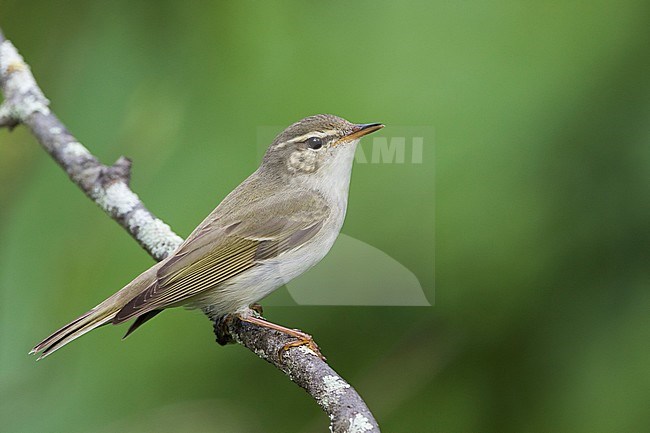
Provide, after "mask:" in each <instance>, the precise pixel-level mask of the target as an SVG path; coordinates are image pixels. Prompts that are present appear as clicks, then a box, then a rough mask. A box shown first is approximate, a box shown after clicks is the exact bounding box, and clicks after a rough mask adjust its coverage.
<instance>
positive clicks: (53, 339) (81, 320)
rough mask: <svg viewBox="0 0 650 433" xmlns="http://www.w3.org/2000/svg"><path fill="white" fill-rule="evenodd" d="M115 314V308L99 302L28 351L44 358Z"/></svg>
mask: <svg viewBox="0 0 650 433" xmlns="http://www.w3.org/2000/svg"><path fill="white" fill-rule="evenodd" d="M115 314H117V310H115V309H114V308H111V307H103V308H102V304H100V305H98V306H97V307H95V308H93V309H92V310H90V311H88V312H87V313H85V314H82V315H81V316H79V317H78V318H76V319H75V320H73V321H72V322H70V323H68V324H67V325H65V326H64V327H62V328H60V329H59V330H57V331H55V332H54V333H53V334H52V335H50V336H49V337H47V338H46V339H45V340H43V341H41V342H40V343H38V344H37V345H36V346H35V347H34V348H33V349H32V350H31V352H29V353H30V354H33V353H35V354H40V355H39V357H38V359H42V358H45V357H46V356H48V355H50V354H52V353H53V352H55V351H56V350H58V349H60V348H62V347H63V346H65V345H66V344H68V343H69V342H71V341H72V340H75V339H76V338H79V337H81V336H82V335H84V334H85V333H86V332H89V331H92V330H93V329H95V328H97V327H99V326H102V325H104V324H106V323H109V322H110V321H111V320H112V319H113V317H114V316H115Z"/></svg>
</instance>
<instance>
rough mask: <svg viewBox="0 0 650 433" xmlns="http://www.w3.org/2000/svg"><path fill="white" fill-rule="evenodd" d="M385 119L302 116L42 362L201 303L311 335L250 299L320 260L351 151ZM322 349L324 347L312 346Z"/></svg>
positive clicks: (211, 313) (335, 227) (344, 195)
mask: <svg viewBox="0 0 650 433" xmlns="http://www.w3.org/2000/svg"><path fill="white" fill-rule="evenodd" d="M383 127H384V125H383V124H381V123H366V124H354V123H351V122H349V121H347V120H345V119H343V118H341V117H338V116H335V115H331V114H318V115H314V116H309V117H306V118H304V119H302V120H299V121H298V122H296V123H294V124H292V125H290V126H289V127H287V128H286V129H285V130H284V131H283V132H281V133H280V134H279V135H278V136H277V137H276V138H275V139H274V140H273V142H272V143H271V145H270V146H269V147H268V149H267V151H266V153H265V154H264V157H263V159H262V162H261V164H260V165H259V167H258V169H257V170H256V171H255V172H253V173H252V174H251V175H250V176H249V177H248V178H246V179H245V180H244V181H243V182H242V183H241V184H240V185H239V186H237V187H236V188H235V189H234V190H233V191H232V192H231V193H230V194H228V195H227V196H226V197H225V198H224V199H223V200H222V201H221V203H220V204H219V205H218V206H217V207H216V208H215V209H214V210H213V211H212V212H211V213H210V214H209V215H208V216H207V217H206V218H205V219H204V220H203V221H202V222H201V223H200V224H199V225H198V226H197V227H196V228H195V229H194V231H193V232H192V233H191V234H190V235H189V236H188V237H187V239H186V240H185V241H184V242H183V243H182V244H181V245H180V246H179V247H178V248H177V249H176V250H175V251H173V252H172V253H171V254H169V255H168V256H167V257H166V258H165V259H163V260H162V261H160V262H158V263H156V264H155V265H153V266H151V267H150V268H149V269H147V270H146V271H144V272H142V273H141V274H140V275H138V276H137V277H136V278H135V279H133V280H132V281H131V282H130V283H128V284H127V285H126V286H124V287H123V288H122V289H121V290H119V291H118V292H116V293H115V294H113V295H112V296H110V297H109V298H108V299H106V300H105V301H103V302H101V303H100V304H99V305H97V306H96V307H94V308H92V309H91V310H89V311H88V312H86V313H84V314H82V315H81V316H79V317H78V318H77V319H75V320H73V321H72V322H70V323H68V324H67V325H65V326H63V327H62V328H60V329H58V330H57V331H55V332H54V333H52V334H51V335H50V336H48V337H47V338H45V339H44V340H43V341H41V342H40V343H38V344H37V345H36V346H35V347H34V348H33V349H32V350H31V352H30V354H37V355H39V357H38V359H42V358H44V357H46V356H48V355H51V354H52V353H53V352H55V351H56V350H58V349H60V348H61V347H63V346H65V345H66V344H68V343H70V342H71V341H73V340H75V339H76V338H78V337H80V336H82V335H84V334H85V333H87V332H89V331H91V330H93V329H95V328H97V327H99V326H102V325H107V324H114V325H118V324H121V323H124V322H126V321H129V320H131V319H134V322H133V323H132V324H131V326H130V328H129V329H128V331H127V333H126V335H125V336H124V337H125V338H126V336H128V335H130V334H131V333H132V332H133V331H135V330H136V329H137V328H139V327H140V326H141V325H142V324H144V323H145V322H146V321H148V320H150V319H151V318H153V317H154V316H156V315H157V314H158V313H160V312H161V311H163V310H164V309H166V308H172V307H179V306H183V307H186V308H189V309H200V310H202V311H203V312H204V313H205V314H206V315H208V317H209V318H210V319H212V320H217V319H220V318H224V317H232V316H236V317H238V318H240V319H241V320H244V321H247V322H250V323H255V324H258V325H260V326H265V327H269V328H272V329H276V330H278V331H280V332H284V333H286V334H288V335H290V336H292V337H294V338H295V340H294V342H292V343H290V344H288V345H287V348H288V347H292V346H297V345H303V344H306V345H308V346H309V347H310V348H311V349H314V350H315V351H317V352H318V349H317V346H316V345H315V343H313V340H312V339H311V337H310V336H309V335H307V334H304V333H302V332H300V331H297V330H292V329H289V328H285V327H283V326H280V325H276V324H274V323H272V322H269V321H266V320H265V319H263V318H261V317H259V315H256V314H254V311H253V310H251V306H252V305H255V304H256V303H257V302H258V301H260V300H261V299H263V298H264V297H265V296H267V295H268V294H270V293H271V292H273V291H274V290H276V289H277V288H279V287H281V286H282V285H284V284H286V283H287V282H289V281H291V280H292V279H293V278H295V277H297V276H299V275H301V274H302V273H304V272H305V271H307V270H308V269H309V268H311V267H312V266H314V265H315V264H317V263H318V262H319V261H320V260H321V259H322V258H323V257H325V255H326V254H327V253H328V252H329V250H330V249H331V247H332V245H333V244H334V241H335V240H336V238H337V236H338V234H339V232H340V230H341V227H342V225H343V222H344V219H345V214H346V209H347V203H348V190H349V185H350V177H351V173H352V166H353V162H354V155H355V150H356V147H357V144H358V143H359V141H360V139H361V138H362V137H363V136H365V135H367V134H370V133H372V132H375V131H377V130H379V129H381V128H383ZM318 354H319V355H320V352H318Z"/></svg>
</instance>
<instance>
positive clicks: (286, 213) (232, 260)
mask: <svg viewBox="0 0 650 433" xmlns="http://www.w3.org/2000/svg"><path fill="white" fill-rule="evenodd" d="M328 215H329V208H328V207H327V205H326V203H325V202H324V200H323V199H322V198H321V197H320V196H318V195H316V194H313V193H309V194H305V195H302V196H299V197H292V199H291V200H289V199H286V200H277V199H276V200H262V201H261V202H260V203H258V204H257V205H255V206H251V207H250V208H249V209H247V210H246V211H245V212H244V213H243V214H242V215H241V216H240V217H239V218H233V217H230V218H229V219H228V220H227V221H223V220H222V219H219V218H216V217H215V218H210V217H208V218H207V219H206V220H205V221H204V222H203V223H202V224H201V226H199V227H198V228H197V229H196V230H195V231H194V232H193V233H192V235H191V236H190V237H189V238H188V239H187V241H186V242H185V243H184V244H183V245H181V247H180V248H179V249H178V250H177V251H176V252H175V253H174V255H173V256H171V257H170V258H169V259H167V260H166V261H165V263H164V264H163V265H162V266H161V267H160V269H159V270H158V273H157V279H156V280H155V281H154V282H153V283H152V284H151V286H149V287H148V288H147V289H145V290H144V291H143V292H141V293H140V294H139V295H137V296H136V297H135V298H133V299H132V300H131V301H129V302H128V303H127V304H126V305H125V306H124V307H123V308H122V309H121V310H120V311H119V312H118V313H117V315H116V316H115V318H114V319H113V323H115V324H117V323H122V322H124V321H126V320H129V319H130V318H132V317H135V316H141V315H143V314H145V313H148V312H151V311H154V310H160V309H163V308H166V307H171V306H177V305H181V304H183V303H185V302H187V301H188V300H189V299H190V298H193V297H195V296H197V295H199V294H201V293H203V292H205V291H207V290H210V289H212V288H214V287H216V286H218V285H219V284H222V283H224V282H226V281H228V280H229V279H231V278H233V277H235V276H237V275H239V274H241V273H242V272H244V271H246V270H247V269H250V268H252V267H254V266H256V265H257V264H258V263H259V262H261V261H263V260H267V259H271V258H274V257H277V256H279V255H281V254H283V253H285V252H287V251H290V250H293V249H295V248H299V247H300V246H301V245H303V244H304V243H306V242H307V241H309V240H310V239H311V238H312V237H314V235H316V233H318V232H319V231H320V229H321V228H322V226H323V223H324V221H325V220H326V218H327V216H328Z"/></svg>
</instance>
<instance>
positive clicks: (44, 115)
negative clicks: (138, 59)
mask: <svg viewBox="0 0 650 433" xmlns="http://www.w3.org/2000/svg"><path fill="white" fill-rule="evenodd" d="M0 88H1V89H2V93H3V96H4V102H3V103H2V104H1V105H0V127H8V128H10V129H11V128H13V127H15V126H16V125H19V124H23V125H25V126H26V127H27V128H29V130H30V131H31V132H32V134H33V135H34V136H35V137H36V139H37V140H38V142H39V143H40V144H41V145H42V146H43V148H44V149H45V150H46V151H47V152H48V153H49V154H50V155H51V156H52V158H54V160H55V161H56V162H57V163H58V164H59V165H60V166H61V168H63V169H64V170H65V171H66V173H67V174H68V176H69V177H70V179H71V180H72V181H73V182H74V183H75V184H76V185H77V186H78V187H79V188H81V190H82V191H83V192H84V193H85V194H86V195H87V196H88V197H89V198H90V199H91V200H93V201H94V202H95V203H97V204H98V205H99V206H100V207H101V208H102V209H103V210H104V211H105V212H106V214H108V215H109V216H110V217H111V218H113V219H114V220H115V221H117V222H118V224H120V225H121V226H122V227H123V228H124V229H125V230H126V231H128V232H129V234H131V236H132V237H133V238H135V239H136V240H137V241H138V243H139V244H140V245H141V246H142V247H143V248H144V249H145V250H146V251H147V252H148V253H149V254H150V255H151V256H152V257H153V258H154V259H155V260H162V259H164V258H165V257H167V255H169V254H170V253H171V252H172V251H174V250H175V249H176V248H177V247H178V246H179V245H180V244H181V243H182V241H183V240H182V238H181V237H180V236H178V235H177V234H176V233H174V232H173V231H172V230H171V229H170V227H169V226H168V225H167V224H165V223H164V222H162V221H161V220H160V219H158V218H156V217H155V216H154V215H153V214H152V213H151V212H149V210H147V208H146V207H145V206H144V204H143V203H142V201H140V198H139V197H138V196H137V195H136V194H135V193H134V192H133V191H131V189H130V188H129V180H130V174H131V161H129V160H128V159H127V158H124V157H120V158H119V159H118V160H117V161H116V162H115V163H114V164H113V165H112V166H106V165H103V164H102V163H101V162H99V160H98V159H97V158H96V157H95V156H94V155H92V154H91V153H90V151H89V150H88V149H87V148H86V147H85V146H83V145H82V144H81V143H80V142H79V141H78V140H77V139H76V138H75V137H74V136H73V135H72V134H71V133H70V132H69V131H68V130H67V129H66V128H65V126H64V125H63V123H61V121H60V120H59V119H58V118H57V117H56V116H55V115H54V113H52V112H51V110H50V108H49V101H48V100H47V98H46V97H45V96H44V95H43V92H42V91H41V89H40V88H39V87H38V85H37V84H36V81H35V80H34V77H33V75H32V73H31V71H30V68H29V66H28V65H27V64H26V63H25V62H24V60H23V58H22V57H21V56H20V54H18V51H17V50H16V48H15V47H14V46H13V44H12V43H11V42H10V41H8V40H6V39H5V38H4V35H3V33H2V30H1V29H0ZM215 334H216V335H217V340H218V341H219V342H220V343H222V344H223V343H225V342H227V341H228V340H229V339H232V340H234V341H236V342H238V343H240V344H241V345H243V346H245V347H246V348H248V349H249V350H251V351H253V352H254V353H256V354H257V355H259V356H260V357H261V358H262V359H264V360H266V361H268V362H270V363H271V364H273V365H274V366H276V367H277V368H278V369H280V370H281V371H282V372H283V373H285V374H286V375H287V376H288V377H289V378H290V379H291V380H292V381H294V382H295V383H297V384H298V385H300V386H301V387H302V388H304V389H305V390H306V391H307V392H308V393H309V394H310V395H311V396H312V397H313V398H314V399H315V400H316V401H317V402H318V404H319V405H320V406H321V407H322V408H323V410H324V411H325V412H326V413H327V414H328V415H329V417H330V420H331V422H330V430H331V431H332V432H337V433H338V432H348V433H364V432H379V427H378V426H377V422H376V421H375V419H374V418H373V416H372V414H371V413H370V411H369V410H368V407H367V406H366V404H365V403H364V401H363V400H362V399H361V397H360V396H359V394H358V393H357V392H356V391H355V390H354V388H352V387H351V386H350V385H349V384H348V383H347V382H346V381H344V380H343V379H342V378H341V377H340V376H339V375H338V374H337V373H336V372H335V371H334V370H332V368H331V367H330V366H329V365H328V364H327V363H326V362H325V361H323V360H322V359H320V358H319V357H318V356H316V355H315V354H314V353H313V352H311V351H310V350H309V349H307V348H305V347H302V346H300V347H294V348H291V349H289V350H287V351H281V349H282V348H283V347H284V346H285V345H286V344H287V343H288V342H289V341H290V337H288V336H287V335H285V334H282V333H280V332H277V331H274V330H271V329H268V328H264V327H260V326H257V325H254V324H251V323H248V322H243V321H241V320H238V319H237V318H234V317H231V318H230V319H229V320H219V321H217V322H215Z"/></svg>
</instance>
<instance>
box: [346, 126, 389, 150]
mask: <svg viewBox="0 0 650 433" xmlns="http://www.w3.org/2000/svg"><path fill="white" fill-rule="evenodd" d="M383 127H384V125H382V124H381V123H363V124H360V125H354V127H353V128H352V132H350V133H349V134H348V135H346V136H343V137H341V138H339V139H338V140H337V141H336V142H334V144H333V146H337V145H339V144H341V143H347V142H350V141H354V140H358V139H360V138H361V137H363V136H364V135H368V134H370V133H372V132H375V131H379V130H380V129H381V128H383Z"/></svg>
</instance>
